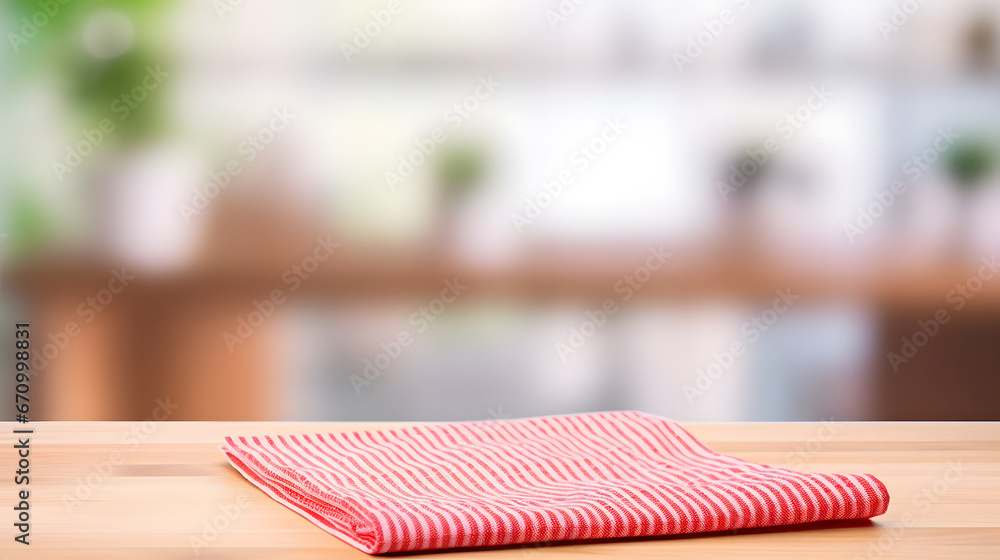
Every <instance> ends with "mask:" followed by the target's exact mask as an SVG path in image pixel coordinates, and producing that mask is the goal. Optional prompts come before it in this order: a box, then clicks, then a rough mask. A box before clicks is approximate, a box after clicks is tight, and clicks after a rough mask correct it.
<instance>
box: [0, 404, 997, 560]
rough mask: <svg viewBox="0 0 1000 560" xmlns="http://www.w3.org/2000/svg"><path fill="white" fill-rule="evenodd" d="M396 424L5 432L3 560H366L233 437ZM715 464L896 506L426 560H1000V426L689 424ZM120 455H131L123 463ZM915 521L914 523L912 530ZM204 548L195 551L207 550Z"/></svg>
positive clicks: (54, 425)
mask: <svg viewBox="0 0 1000 560" xmlns="http://www.w3.org/2000/svg"><path fill="white" fill-rule="evenodd" d="M390 426H399V424H345V423H238V422H166V423H159V422H147V423H142V422H134V423H133V422H107V423H98V422H38V423H31V424H28V425H27V426H24V425H15V424H10V423H5V424H4V425H3V427H2V433H3V442H2V445H0V465H2V466H3V469H4V474H3V476H2V477H0V496H2V499H0V511H2V512H3V513H2V514H0V525H2V526H3V527H4V530H3V544H2V545H0V557H3V556H6V557H7V558H10V559H22V558H23V559H31V558H45V559H50V558H51V559H75V558H101V559H119V558H120V559H129V560H131V559H167V558H169V559H173V558H238V559H247V560H252V559H265V558H266V559H270V558H280V559H288V560H295V559H307V558H364V557H366V556H367V555H365V554H363V553H361V552H358V551H356V550H354V549H352V548H350V547H349V546H348V545H346V544H344V543H343V542H341V541H340V540H338V539H337V538H336V537H333V536H331V535H329V534H327V533H325V532H323V531H322V530H320V529H319V528H317V527H316V526H314V525H313V524H312V523H310V522H309V521H307V520H305V519H304V518H302V517H300V516H299V515H298V514H296V513H294V512H292V511H291V510H289V509H287V508H285V507H284V506H282V505H280V504H278V503H277V502H275V501H273V500H272V499H270V498H269V497H267V496H266V495H265V494H264V493H262V492H261V491H259V490H258V489H257V488H256V487H254V486H252V485H251V484H250V483H248V482H246V481H245V480H244V479H243V478H242V477H241V476H240V475H239V474H238V473H237V472H236V471H235V470H233V469H232V468H231V467H230V466H229V464H228V463H227V462H226V460H225V458H224V457H223V455H222V453H221V452H219V450H218V449H217V446H218V444H219V443H220V442H221V440H222V437H223V436H224V435H261V434H279V433H280V434H294V433H306V432H317V431H349V430H357V429H374V428H378V427H390ZM24 427H28V428H31V429H33V430H34V433H33V434H31V436H30V437H31V442H30V446H31V453H30V460H31V465H30V469H31V484H30V487H29V488H30V492H31V498H32V499H31V506H30V507H31V534H30V537H29V538H30V541H31V545H30V546H23V545H21V544H16V543H14V541H13V536H14V529H13V528H12V523H13V522H14V512H13V511H12V509H11V508H12V507H13V500H14V496H15V489H23V488H24V487H23V486H21V487H15V485H14V483H13V473H14V471H15V470H16V468H15V465H16V455H15V452H14V450H13V443H16V442H15V441H14V438H13V434H12V430H14V429H20V428H24ZM687 427H688V428H689V429H690V430H691V432H692V433H694V435H695V436H697V437H698V438H700V439H701V440H702V441H704V442H705V443H707V444H708V445H710V446H711V447H712V448H714V449H716V450H718V451H721V452H723V453H727V454H730V455H734V456H737V457H740V458H743V459H747V460H750V461H757V462H761V463H768V464H773V465H780V466H787V467H791V468H798V469H801V470H806V471H839V472H868V473H872V474H874V475H876V476H878V477H879V478H880V479H881V480H882V481H883V482H884V483H885V484H886V486H887V487H888V489H889V493H890V496H891V504H890V507H889V511H888V512H887V513H886V514H885V515H883V516H881V517H879V518H876V519H874V520H873V521H871V522H867V521H864V522H851V523H819V524H813V525H807V526H795V527H784V528H770V529H760V530H747V531H737V532H726V533H714V534H707V535H688V536H679V537H661V538H650V539H639V540H623V541H612V542H607V541H603V542H590V543H579V542H578V543H571V544H552V545H527V546H516V547H507V548H498V549H487V550H482V549H480V550H463V551H458V552H444V553H433V554H421V555H419V557H421V558H430V557H432V556H433V557H438V556H436V554H440V557H442V558H444V557H447V558H473V557H475V558H497V559H500V558H511V559H517V560H548V559H551V560H559V559H564V558H699V559H700V558H718V557H723V558H796V559H801V558H809V559H810V560H815V559H820V558H851V559H853V558H872V559H875V558H962V559H963V560H968V559H971V558H984V559H986V558H989V559H996V558H1000V424H997V423H909V424H904V423H885V424H870V423H844V424H818V423H817V424H808V423H796V424H689V425H687ZM116 454H118V455H116ZM904 520H905V521H906V522H907V523H905V524H904ZM196 539H198V540H196Z"/></svg>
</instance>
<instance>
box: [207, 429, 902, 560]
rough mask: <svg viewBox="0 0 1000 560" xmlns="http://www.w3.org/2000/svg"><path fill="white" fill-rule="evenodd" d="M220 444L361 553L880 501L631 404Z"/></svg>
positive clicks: (781, 515)
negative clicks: (714, 441)
mask: <svg viewBox="0 0 1000 560" xmlns="http://www.w3.org/2000/svg"><path fill="white" fill-rule="evenodd" d="M220 449H221V450H222V451H223V452H224V453H225V455H226V457H227V458H228V459H229V462H230V463H231V464H232V465H233V467H234V468H235V469H236V470H237V471H239V472H240V473H241V474H242V475H243V476H244V477H246V479H247V480H249V481H250V482H251V483H253V484H254V485H256V486H257V487H258V488H260V489H261V490H262V491H264V492H265V493H267V494H268V495H269V496H271V497H272V498H274V499H275V500H277V501H278V502H280V503H282V504H284V505H286V506H287V507H289V508H291V509H292V510H294V511H296V512H298V513H299V514H301V515H302V516H304V517H306V518H307V519H309V520H310V521H312V522H313V523H315V524H316V525H317V526H319V527H320V528H322V529H323V530H325V531H327V532H329V533H331V534H333V535H335V536H337V537H339V538H340V539H342V540H344V541H345V542H347V543H348V544H350V545H351V546H353V547H355V548H358V549H360V550H362V551H364V552H368V553H371V554H381V553H387V552H401V551H413V550H428V549H443V548H456V547H476V546H496V545H510V544H519V543H532V542H544V541H558V540H578V539H606V538H622V537H636V536H655V535H670V534H681V533H698V532H708V531H725V530H732V529H743V528H751V527H767V526H775V525H788V524H798V523H809V522H814V521H825V520H834V519H865V518H870V517H875V516H878V515H881V514H883V513H885V511H886V508H887V507H888V505H889V494H888V492H887V490H886V488H885V486H884V485H883V484H882V482H881V481H879V480H878V479H877V478H875V477H874V476H872V475H870V474H818V473H802V472H797V471H793V470H789V469H784V468H777V467H770V466H766V465H761V464H757V463H751V462H749V461H744V460H741V459H737V458H735V457H730V456H727V455H722V454H720V453H717V452H715V451H712V450H711V449H709V448H708V447H706V446H705V445H703V444H702V443H701V442H699V441H698V440H697V439H695V438H694V437H693V436H692V435H691V434H690V433H688V432H687V431H686V430H685V429H684V428H682V427H681V426H680V425H679V424H677V423H676V422H673V421H670V420H667V419H664V418H659V417H656V416H651V415H647V414H643V413H638V412H603V413H594V414H580V415H571V416H549V417H544V418H528V419H522V420H505V421H489V422H469V423H451V424H427V425H420V426H413V427H408V428H401V429H395V430H381V431H369V432H348V433H327V434H308V435H289V436H279V435H275V436H266V437H227V438H226V439H225V445H223V446H221V447H220Z"/></svg>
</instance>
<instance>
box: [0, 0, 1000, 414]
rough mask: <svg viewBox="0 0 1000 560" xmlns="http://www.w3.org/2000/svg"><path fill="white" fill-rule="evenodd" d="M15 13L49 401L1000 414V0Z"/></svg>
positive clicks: (639, 0)
mask: <svg viewBox="0 0 1000 560" xmlns="http://www.w3.org/2000/svg"><path fill="white" fill-rule="evenodd" d="M39 14H41V15H39ZM0 22H2V25H0V29H2V30H3V31H4V33H5V36H6V42H7V43H8V45H6V46H5V47H4V48H2V49H0V64H2V71H0V72H2V74H0V75H2V82H0V83H2V84H3V88H2V90H0V96H2V103H0V119H2V123H3V126H2V131H3V132H2V133H0V143H2V149H0V205H2V206H0V209H2V211H0V253H2V280H0V281H2V287H0V305H2V307H0V310H2V311H0V316H2V321H3V322H2V325H0V333H3V334H2V337H3V338H2V339H3V340H6V341H8V342H7V343H4V344H2V348H3V350H2V354H3V355H4V358H3V359H4V362H5V363H7V364H12V363H13V362H14V346H13V341H14V324H15V323H16V322H25V321H28V322H30V323H31V341H32V347H31V352H32V358H31V366H32V371H33V376H32V392H31V398H32V419H33V420H44V419H74V420H85V419H87V420H89V419H143V418H146V417H148V416H149V415H150V414H151V412H152V411H153V409H155V408H156V407H157V406H158V405H157V399H161V400H162V399H169V401H170V402H171V403H175V404H176V405H177V406H178V407H179V408H178V409H177V410H176V412H174V413H173V414H172V416H171V419H175V420H215V419H238V420H264V419H275V420H373V419H378V420H466V419H469V420H472V419H488V418H505V417H519V416H528V415H541V414H560V413H569V412H581V411H590V410H603V409H639V410H644V411H647V412H651V413H655V414H660V415H664V416H667V417H671V418H675V419H678V420H686V421H701V420H704V421H744V420H747V421H750V420H768V421H770V420H821V419H834V420H931V419H933V420H973V419H977V420H1000V406H997V402H998V397H1000V376H998V373H1000V276H998V277H997V278H996V279H991V276H992V274H993V273H992V272H991V268H990V267H989V266H986V265H985V264H984V262H985V263H991V262H993V261H991V260H990V259H991V257H992V256H993V255H996V254H997V253H1000V166H998V165H996V164H997V162H998V158H1000V42H998V26H1000V1H982V0H949V1H947V2H945V1H937V2H934V1H930V2H926V3H919V2H917V1H915V0H908V1H896V2H884V1H871V0H823V1H815V2H812V1H810V2H802V1H801V0H771V1H768V0H751V1H749V2H748V1H746V0H738V1H733V2H712V1H670V2H663V1H659V0H614V1H612V0H590V1H581V2H579V3H576V2H572V1H570V0H479V1H477V2H462V1H459V0H422V1H420V2H416V1H412V0H392V1H389V0H374V1H355V2H325V1H320V0H293V1H289V0H283V1H279V0H242V1H240V0H213V1H207V0H187V1H181V0H177V1H170V0H155V1H154V0H151V1H146V2H136V1H124V0H88V1H87V2H68V3H65V4H64V3H63V2H62V1H60V0H43V1H36V0H8V1H6V2H4V3H3V9H2V12H0ZM706 22H707V23H706ZM817 91H825V92H828V95H824V96H822V97H821V96H818V95H817V94H816V92H817ZM810 103H812V106H811V107H810V105H809V104H810ZM803 106H804V107H805V109H803ZM796 112H797V115H798V116H796V117H793V119H789V117H787V115H788V114H795V113H796ZM793 120H794V122H795V124H794V125H793V126H790V125H791V124H792V122H793ZM102 127H103V128H102ZM949 131H950V132H949ZM942 133H943V134H945V138H946V140H938V139H939V138H940V137H941V135H942ZM789 136H790V137H789ZM956 136H957V137H958V139H957V140H956V139H955V137H956ZM769 138H770V139H773V142H772V143H770V144H768V143H767V140H768V139H769ZM936 141H937V144H936V147H935V142H936ZM765 145H770V146H771V147H772V148H774V147H775V146H776V147H777V149H776V150H772V151H771V152H768V153H767V161H766V162H764V163H762V164H760V165H756V166H755V165H751V164H750V163H748V161H749V162H753V157H754V156H756V157H757V158H758V159H760V158H761V157H762V156H761V154H762V153H764V152H765V150H764V149H763V147H764V146H765ZM431 148H433V152H432V153H430V154H426V153H425V152H428V151H431ZM421 150H422V151H421ZM914 157H917V158H918V159H919V161H917V162H914V161H913V158H914ZM406 160H409V161H406ZM753 163H757V162H753ZM731 166H732V167H731ZM740 167H743V168H745V169H753V171H752V172H751V173H750V176H749V178H748V179H747V181H746V182H745V184H742V185H741V186H740V187H739V188H737V189H735V190H734V191H729V190H728V189H725V188H722V187H720V182H726V183H730V184H731V185H732V184H735V183H733V181H734V180H737V181H738V180H739V179H740V178H739V177H736V178H733V177H732V175H733V171H734V169H738V168H740ZM560 181H563V183H562V186H561V187H560V186H558V185H556V183H559V182H560ZM895 181H900V182H901V183H900V185H901V186H902V187H903V188H905V191H902V192H900V193H898V194H896V195H894V197H893V199H892V201H891V202H888V203H886V202H885V201H886V200H888V199H887V198H886V195H884V194H883V195H880V196H881V199H882V201H883V202H882V203H879V202H878V201H879V199H880V198H879V196H876V193H878V192H883V191H884V192H891V186H892V185H893V184H894V182H895ZM546 185H548V190H547V188H546ZM900 185H897V187H898V186H900ZM723 194H725V195H726V196H725V197H724V196H722V195H723ZM879 204H882V206H879ZM862 211H863V213H864V214H865V215H861V216H859V213H862ZM852 228H853V229H852ZM318 239H319V240H321V241H317V240H318ZM334 246H335V249H334V250H332V254H331V255H330V256H329V257H328V258H326V255H327V252H328V251H329V250H330V249H331V248H333V247H334ZM661 246H662V248H663V249H662V250H663V251H665V252H669V253H670V256H669V258H666V259H665V262H664V263H663V264H662V266H660V264H659V261H658V260H656V259H653V260H651V261H650V260H649V259H648V257H649V256H650V255H652V254H653V253H651V252H650V251H651V250H653V252H654V253H655V251H657V250H659V248H660V247H661ZM983 258H985V259H986V261H983V260H982V259H983ZM647 262H648V263H649V264H650V265H655V266H657V267H659V269H658V270H650V269H643V267H644V266H645V265H646V264H647ZM650 268H652V267H650ZM647 274H648V275H647ZM977 274H978V275H977ZM133 276H134V278H130V277H133ZM448 282H451V283H452V286H454V285H456V284H457V285H462V286H465V288H459V289H457V290H455V289H454V288H449V284H448ZM620 282H624V284H621V283H620ZM625 286H628V288H625ZM960 286H961V290H959V287H960ZM449 289H452V291H453V292H457V293H458V295H457V297H456V296H455V295H454V294H453V293H449V292H448V290H449ZM442 290H445V296H446V297H445V298H444V299H442ZM776 291H783V292H785V293H786V294H788V293H790V294H793V295H794V296H797V297H798V299H794V302H793V303H792V304H791V305H790V306H789V305H788V304H786V303H785V302H783V301H779V302H778V303H775V300H776V298H778V299H779V300H780V298H779V296H778V295H777V294H776ZM626 293H631V294H632V297H630V298H628V301H625V299H626V298H625V295H626ZM964 294H967V295H964ZM275 295H277V297H276V298H274V299H272V296H275ZM452 299H453V300H454V301H446V300H452ZM608 299H611V300H612V303H614V305H615V309H616V310H617V311H616V312H613V313H610V314H607V313H606V314H605V318H604V319H603V320H601V317H602V316H601V313H600V312H598V311H599V310H601V309H602V306H604V305H605V301H606V300H608ZM779 311H780V313H779ZM588 313H589V314H588ZM941 313H944V315H942V314H941ZM414 314H416V315H414ZM945 317H946V318H947V322H944V321H943V320H942V319H944V318H945ZM431 319H433V320H431ZM588 321H591V322H590V323H587V322H588ZM752 321H759V323H758V324H759V325H762V326H761V327H760V328H758V327H757V326H752V327H747V326H745V325H747V323H748V322H750V323H749V325H754V323H753V322H752ZM938 321H940V322H938ZM935 325H936V327H935ZM574 330H575V332H574ZM921 333H924V334H921ZM904 339H905V340H904ZM401 342H402V343H401ZM734 345H735V346H736V347H738V348H740V349H742V352H740V353H739V355H735V354H734V353H732V352H731V349H733V348H734ZM13 390H14V381H13V376H8V381H7V382H5V383H3V384H0V397H2V398H3V402H4V403H12V402H13ZM4 406H7V407H10V406H12V405H8V404H5V405H4Z"/></svg>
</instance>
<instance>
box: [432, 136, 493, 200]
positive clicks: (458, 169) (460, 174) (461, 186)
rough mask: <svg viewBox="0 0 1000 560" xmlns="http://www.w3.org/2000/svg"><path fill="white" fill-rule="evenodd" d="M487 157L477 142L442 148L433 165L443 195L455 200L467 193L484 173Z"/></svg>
mask: <svg viewBox="0 0 1000 560" xmlns="http://www.w3.org/2000/svg"><path fill="white" fill-rule="evenodd" d="M487 159H488V158H487V154H486V150H485V149H484V148H483V147H482V146H480V145H478V144H473V143H464V144H457V145H454V146H450V147H445V148H443V149H442V151H441V152H440V153H439V155H438V158H437V160H436V162H435V167H434V171H435V174H436V175H437V178H438V181H440V184H441V187H442V191H443V193H442V194H443V196H444V197H445V198H446V199H448V200H455V199H458V198H461V197H462V196H464V195H465V194H466V193H468V192H469V191H470V190H471V189H472V188H473V187H475V185H476V184H477V183H478V182H479V181H481V180H482V178H483V176H484V175H485V174H486V169H487V167H488V165H487Z"/></svg>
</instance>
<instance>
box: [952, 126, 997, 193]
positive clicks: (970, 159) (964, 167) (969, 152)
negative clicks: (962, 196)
mask: <svg viewBox="0 0 1000 560" xmlns="http://www.w3.org/2000/svg"><path fill="white" fill-rule="evenodd" d="M993 152H994V148H993V145H992V144H991V143H990V142H988V141H986V140H983V139H978V138H970V139H962V140H959V141H958V142H957V143H956V144H955V146H953V147H952V148H951V150H949V151H948V155H947V157H946V161H945V166H946V168H947V169H948V174H949V175H951V177H952V178H954V179H955V181H956V183H957V185H958V187H959V188H962V189H965V190H970V189H973V188H975V187H976V186H978V185H979V183H980V182H981V181H982V179H983V178H984V177H985V176H986V175H987V174H989V172H990V171H992V169H993V164H994V160H995V155H994V153H993Z"/></svg>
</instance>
